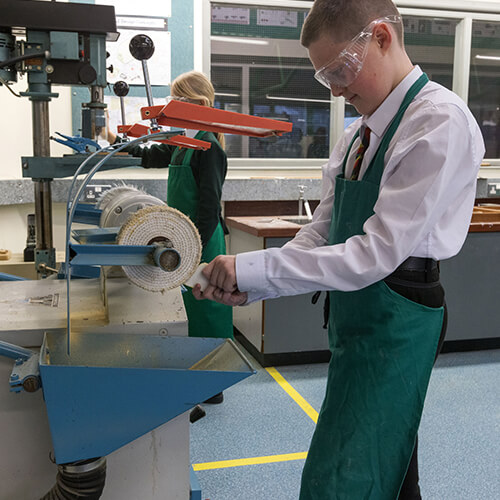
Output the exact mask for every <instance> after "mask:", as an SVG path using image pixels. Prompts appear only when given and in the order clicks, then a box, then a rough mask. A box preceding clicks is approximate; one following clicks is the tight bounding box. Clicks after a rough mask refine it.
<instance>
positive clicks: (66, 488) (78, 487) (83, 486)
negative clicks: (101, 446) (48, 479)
mask: <svg viewBox="0 0 500 500" xmlns="http://www.w3.org/2000/svg"><path fill="white" fill-rule="evenodd" d="M57 468H58V472H57V477H56V484H55V485H54V486H53V488H52V489H51V490H50V491H49V492H48V493H46V494H45V496H43V497H42V498H41V500H80V499H87V500H98V499H99V498H100V497H101V495H102V491H103V489H104V483H105V481H106V457H102V458H92V459H90V460H84V461H81V462H74V463H70V464H62V465H58V466H57Z"/></svg>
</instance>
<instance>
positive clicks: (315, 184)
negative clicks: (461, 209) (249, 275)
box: [0, 169, 500, 205]
mask: <svg viewBox="0 0 500 500" xmlns="http://www.w3.org/2000/svg"><path fill="white" fill-rule="evenodd" d="M138 170H140V169H138ZM104 174H105V173H102V174H101V176H100V177H99V178H97V179H93V180H92V181H91V182H90V184H91V185H121V184H123V183H126V184H128V185H131V186H135V187H137V188H139V189H143V190H144V191H146V192H147V193H149V194H151V195H153V196H157V197H158V198H160V199H165V197H166V193H167V179H166V176H163V177H159V178H152V177H147V176H140V175H138V176H136V177H133V178H127V179H116V178H112V177H111V176H109V178H107V177H106V176H105V175H104ZM491 181H492V180H491V179H482V178H480V179H478V182H477V195H476V197H477V198H486V197H488V182H491ZM498 182H500V180H499V181H498ZM70 183H71V179H55V180H53V181H52V183H51V187H52V201H53V202H54V203H65V202H66V201H67V197H68V192H69V186H70ZM299 185H303V186H305V187H306V189H305V197H306V198H307V199H309V200H318V199H320V195H321V179H319V178H282V177H269V178H241V179H240V178H228V179H226V182H225V184H224V190H223V194H222V199H223V201H258V200H262V201H269V200H281V201H282V200H295V199H298V197H299V189H298V186H299ZM33 202H34V189H33V181H32V180H31V179H7V180H0V205H19V204H24V203H33Z"/></svg>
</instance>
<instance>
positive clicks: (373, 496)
mask: <svg viewBox="0 0 500 500" xmlns="http://www.w3.org/2000/svg"><path fill="white" fill-rule="evenodd" d="M427 82H428V78H427V75H425V74H424V75H422V76H421V77H420V78H419V80H417V82H415V84H414V85H413V86H412V87H411V88H410V90H409V91H408V93H407V94H406V96H405V98H404V100H403V102H402V104H401V107H400V108H399V110H398V112H397V113H396V115H395V117H394V118H393V121H392V122H391V124H390V126H389V128H388V130H387V132H386V134H385V135H384V137H383V139H382V141H381V144H380V147H379V149H378V150H377V153H376V155H375V157H374V159H373V160H372V162H371V163H370V165H369V167H368V169H367V171H366V173H365V175H364V176H363V178H362V180H357V181H351V180H348V179H346V178H345V166H346V163H347V158H348V155H349V151H350V150H351V148H352V145H353V142H354V139H353V141H352V142H351V144H350V146H349V149H348V151H347V153H346V156H345V158H344V165H343V173H342V174H339V175H338V176H337V178H336V184H335V198H334V206H333V212H332V222H331V227H330V234H329V244H331V245H335V244H339V243H344V242H345V241H346V240H347V239H348V238H350V237H351V236H354V235H360V234H364V232H363V225H364V223H365V221H366V220H367V219H368V218H369V217H371V216H372V215H373V214H374V211H373V207H374V205H375V202H376V200H377V198H378V195H379V186H380V179H381V177H382V173H383V170H384V155H385V153H386V151H387V148H388V145H389V142H390V141H391V139H392V137H393V136H394V132H395V131H396V129H397V128H398V126H399V123H400V122H401V119H402V117H403V114H404V112H405V111H406V109H407V107H408V105H409V104H410V102H411V101H412V100H413V98H414V97H415V96H416V95H417V94H418V92H419V91H420V90H421V88H422V87H423V86H424V85H425V84H426V83H427ZM358 134H359V131H358ZM358 134H357V135H358ZM355 137H356V136H355ZM329 294H330V321H329V325H328V327H329V328H328V338H329V344H330V350H331V352H332V357H331V361H330V365H329V369H328V381H327V388H326V395H325V399H324V401H323V405H322V407H321V411H320V414H319V418H318V423H317V426H316V430H315V432H314V435H313V438H312V442H311V446H310V449H309V453H308V456H307V460H306V463H305V465H304V471H303V474H302V485H301V492H300V499H301V500H312V499H315V500H329V499H332V500H333V499H335V500H340V499H342V500H368V499H369V500H396V499H397V497H398V494H399V490H400V488H401V484H402V482H403V480H404V477H405V474H406V470H407V468H408V464H409V461H410V458H411V455H412V451H413V448H414V445H415V438H416V435H417V430H418V426H419V422H420V417H421V414H422V410H423V405H424V399H425V394H426V391H427V386H428V384H429V379H430V375H431V370H432V366H433V362H434V357H435V354H436V349H437V345H438V340H439V334H440V331H441V327H442V322H443V313H444V309H443V308H436V309H433V308H430V307H426V306H423V305H420V304H417V303H415V302H413V301H411V300H409V299H406V298H405V297H402V296H401V295H399V294H397V293H396V292H394V291H393V290H391V289H390V288H389V287H388V286H387V285H386V284H385V283H384V281H379V282H377V283H374V284H373V285H370V286H368V287H366V288H363V289H362V290H357V291H353V292H339V291H332V292H329Z"/></svg>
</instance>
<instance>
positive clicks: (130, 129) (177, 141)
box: [118, 123, 212, 151]
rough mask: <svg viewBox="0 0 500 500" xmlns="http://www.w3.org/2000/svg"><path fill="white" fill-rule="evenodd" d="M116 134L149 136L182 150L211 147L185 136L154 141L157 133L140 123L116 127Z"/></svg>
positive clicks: (158, 140) (209, 144)
mask: <svg viewBox="0 0 500 500" xmlns="http://www.w3.org/2000/svg"><path fill="white" fill-rule="evenodd" d="M118 132H119V133H120V134H123V133H125V134H127V135H128V136H129V137H141V136H143V135H148V134H149V135H151V140H153V141H156V142H161V143H162V144H170V145H171V146H181V147H183V148H191V149H196V150H200V149H202V150H203V151H206V150H207V149H210V148H211V147H212V144H211V143H210V142H207V141H200V139H194V138H191V137H186V136H185V135H174V136H173V137H169V138H168V139H155V138H154V135H155V133H157V132H151V129H150V128H149V127H148V126H146V125H142V124H141V123H135V124H134V125H118Z"/></svg>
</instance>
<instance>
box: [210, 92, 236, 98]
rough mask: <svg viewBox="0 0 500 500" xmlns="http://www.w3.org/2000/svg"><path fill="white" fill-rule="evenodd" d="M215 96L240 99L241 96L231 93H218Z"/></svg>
mask: <svg viewBox="0 0 500 500" xmlns="http://www.w3.org/2000/svg"><path fill="white" fill-rule="evenodd" d="M215 95H220V96H223V97H240V94H231V93H229V92H216V93H215Z"/></svg>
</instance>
